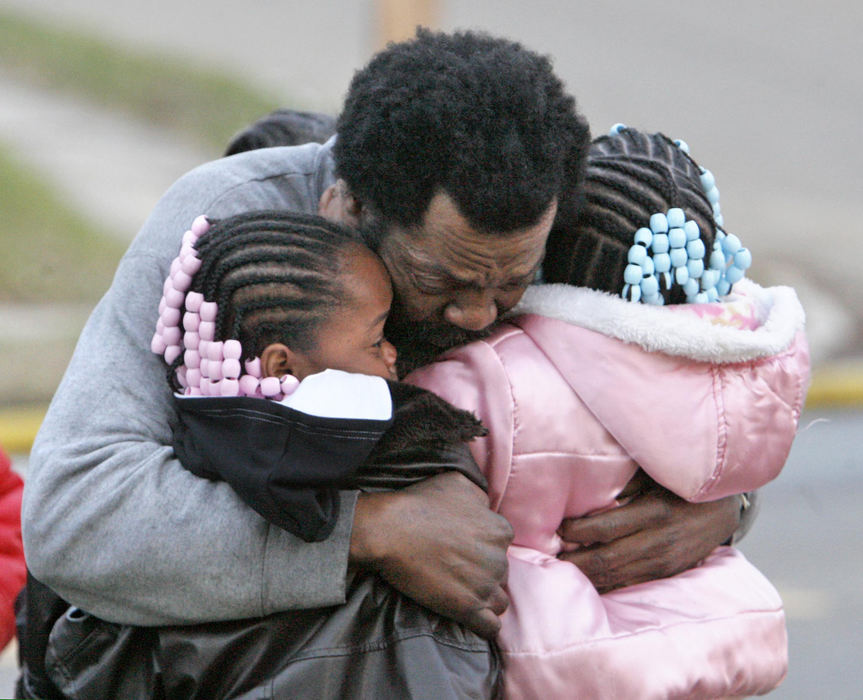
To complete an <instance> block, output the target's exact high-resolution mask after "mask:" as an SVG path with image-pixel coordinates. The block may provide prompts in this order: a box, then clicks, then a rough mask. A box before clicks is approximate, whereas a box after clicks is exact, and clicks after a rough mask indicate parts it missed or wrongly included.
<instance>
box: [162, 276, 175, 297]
mask: <svg viewBox="0 0 863 700" xmlns="http://www.w3.org/2000/svg"><path fill="white" fill-rule="evenodd" d="M173 288H174V283H173V282H172V281H171V278H170V276H169V277H166V278H165V281H164V282H163V283H162V296H164V297H167V296H168V292H170V291H171V290H172V289H173Z"/></svg>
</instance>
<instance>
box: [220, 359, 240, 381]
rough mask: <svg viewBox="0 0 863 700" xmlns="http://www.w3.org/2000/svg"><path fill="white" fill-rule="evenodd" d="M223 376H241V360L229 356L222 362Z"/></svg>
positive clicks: (232, 377)
mask: <svg viewBox="0 0 863 700" xmlns="http://www.w3.org/2000/svg"><path fill="white" fill-rule="evenodd" d="M222 376H223V377H225V378H227V379H237V378H238V377H239V376H240V361H239V360H237V359H235V358H233V357H229V358H227V359H225V361H224V362H222Z"/></svg>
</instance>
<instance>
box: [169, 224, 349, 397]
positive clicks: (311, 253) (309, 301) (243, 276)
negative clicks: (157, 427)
mask: <svg viewBox="0 0 863 700" xmlns="http://www.w3.org/2000/svg"><path fill="white" fill-rule="evenodd" d="M210 224H211V225H210V229H209V231H207V233H206V234H205V235H203V236H201V237H200V239H199V240H198V241H197V242H196V244H195V249H196V251H197V256H198V258H199V259H200V261H201V265H200V269H199V270H198V271H197V272H196V273H195V274H194V276H193V278H192V283H191V286H190V289H189V291H190V292H199V293H200V294H203V296H204V298H205V299H207V300H210V301H214V302H216V303H217V305H218V312H217V315H216V319H215V339H216V340H228V339H232V338H233V339H237V340H239V341H240V343H241V345H242V347H243V359H252V358H254V357H258V356H259V355H260V354H261V352H263V350H264V348H266V347H267V345H270V344H271V343H274V342H285V343H290V345H291V346H292V347H296V348H297V349H298V350H300V351H302V352H308V351H309V350H311V349H313V348H314V344H315V333H316V330H317V328H318V326H319V325H320V324H321V323H322V322H323V321H324V320H326V318H328V317H329V315H330V314H331V312H332V310H333V309H334V308H336V307H338V306H339V305H340V304H342V303H344V301H345V300H346V299H347V294H346V291H345V290H344V288H343V286H342V283H341V281H340V274H339V273H340V271H341V269H342V267H343V266H344V264H345V262H346V261H347V259H348V255H347V254H348V253H349V252H350V248H351V246H356V245H360V246H362V245H363V243H362V239H361V237H360V235H359V234H358V233H356V232H354V231H353V230H351V229H348V228H346V227H343V226H340V225H338V224H335V223H333V222H330V221H327V220H325V219H323V218H321V217H318V216H312V215H305V214H295V213H288V212H284V211H259V212H251V213H244V214H239V215H237V216H232V217H230V218H226V219H221V220H212V221H211V222H210ZM182 362H183V356H182V355H180V356H179V357H177V358H176V360H174V361H173V362H171V363H170V369H169V372H168V377H169V381H170V383H171V385H172V387H173V388H174V390H175V391H176V390H179V384H178V382H177V378H176V372H175V370H176V369H177V368H178V367H179V366H180V365H181V364H182Z"/></svg>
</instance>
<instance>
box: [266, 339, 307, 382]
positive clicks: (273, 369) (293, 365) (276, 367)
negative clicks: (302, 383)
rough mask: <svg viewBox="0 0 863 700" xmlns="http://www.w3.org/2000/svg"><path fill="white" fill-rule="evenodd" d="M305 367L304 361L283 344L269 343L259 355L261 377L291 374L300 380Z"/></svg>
mask: <svg viewBox="0 0 863 700" xmlns="http://www.w3.org/2000/svg"><path fill="white" fill-rule="evenodd" d="M305 365H306V362H305V359H304V358H303V357H302V356H301V355H300V354H298V353H295V352H294V351H293V350H291V349H290V348H289V347H288V346H287V345H285V344H284V343H271V344H270V345H268V346H267V347H265V348H264V351H263V352H262V353H261V376H263V377H281V376H283V375H285V374H293V375H294V376H295V377H296V378H297V379H300V380H302V379H303V376H304V370H305Z"/></svg>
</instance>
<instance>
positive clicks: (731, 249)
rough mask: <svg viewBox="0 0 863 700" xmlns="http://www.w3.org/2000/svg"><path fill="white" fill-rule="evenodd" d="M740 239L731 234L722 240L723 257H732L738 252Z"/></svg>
mask: <svg viewBox="0 0 863 700" xmlns="http://www.w3.org/2000/svg"><path fill="white" fill-rule="evenodd" d="M740 248H741V245H740V239H739V238H738V237H737V236H735V235H734V234H733V233H729V234H727V235H726V236H725V238H723V239H722V252H723V253H725V255H734V254H735V253H736V252H737V251H738V250H740Z"/></svg>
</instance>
